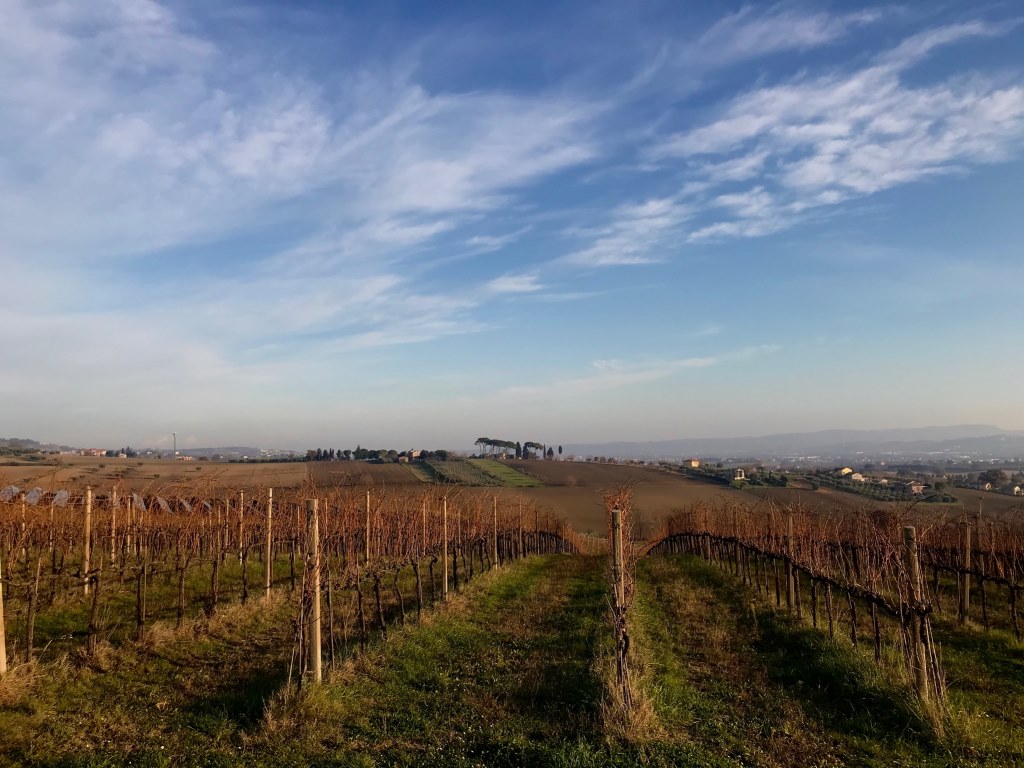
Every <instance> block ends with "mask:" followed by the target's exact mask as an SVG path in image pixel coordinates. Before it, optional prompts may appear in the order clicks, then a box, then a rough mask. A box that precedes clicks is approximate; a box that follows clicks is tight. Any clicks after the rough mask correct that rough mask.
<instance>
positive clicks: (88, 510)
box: [82, 486, 92, 595]
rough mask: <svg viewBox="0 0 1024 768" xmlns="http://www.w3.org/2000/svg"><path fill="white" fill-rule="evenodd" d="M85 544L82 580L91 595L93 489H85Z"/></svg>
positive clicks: (86, 590) (86, 592)
mask: <svg viewBox="0 0 1024 768" xmlns="http://www.w3.org/2000/svg"><path fill="white" fill-rule="evenodd" d="M83 536H84V539H85V543H84V545H83V548H82V580H83V581H84V582H85V585H84V587H83V590H84V592H85V594H87V595H88V594H89V566H90V563H89V561H90V560H91V559H92V487H91V486H86V488H85V530H84V531H83Z"/></svg>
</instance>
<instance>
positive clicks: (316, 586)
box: [306, 499, 324, 683]
mask: <svg viewBox="0 0 1024 768" xmlns="http://www.w3.org/2000/svg"><path fill="white" fill-rule="evenodd" d="M317 506H318V502H317V500H316V499H307V500H306V542H307V546H308V547H309V550H308V555H307V562H308V563H310V564H311V565H312V567H311V569H310V570H311V573H310V577H311V581H312V587H311V593H312V597H313V604H312V607H311V609H310V612H309V630H308V632H309V634H308V638H309V655H308V658H309V670H310V677H311V678H312V681H313V682H314V683H319V682H322V681H323V679H324V672H323V660H322V658H321V648H320V525H319V521H318V519H317V518H318V515H317Z"/></svg>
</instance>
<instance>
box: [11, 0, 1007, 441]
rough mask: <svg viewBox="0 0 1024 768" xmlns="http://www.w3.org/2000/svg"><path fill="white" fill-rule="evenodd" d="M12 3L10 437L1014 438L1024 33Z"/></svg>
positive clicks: (965, 11)
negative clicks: (936, 428)
mask: <svg viewBox="0 0 1024 768" xmlns="http://www.w3.org/2000/svg"><path fill="white" fill-rule="evenodd" d="M0 8H3V17H4V21H5V23H4V25H2V26H0V76H2V78H3V82H4V83H5V85H6V87H5V88H4V89H3V90H2V92H0V114H3V116H4V119H3V120H0V147H2V150H3V151H2V155H0V220H2V221H3V222H4V226H3V228H2V229H0V274H2V275H3V278H4V285H5V287H6V288H7V290H6V291H5V292H4V300H3V303H2V305H0V350H2V367H0V432H2V433H5V434H7V435H8V436H12V437H13V436H22V437H28V438H31V439H36V440H40V441H44V442H55V443H62V444H68V445H81V446H83V447H85V446H87V445H97V446H117V445H124V444H126V443H130V444H132V445H139V446H148V447H154V448H164V449H166V448H170V446H171V433H172V431H176V432H177V433H178V446H179V448H189V447H201V446H211V445H226V444H241V445H253V446H264V447H283V448H289V447H297V446H307V447H315V446H323V447H330V446H334V447H337V446H338V445H339V444H340V445H341V446H343V447H354V446H355V445H356V444H357V443H358V444H362V445H364V446H375V447H384V446H387V447H399V446H405V447H407V446H409V445H421V446H424V447H428V446H429V447H443V446H450V447H457V446H460V445H463V446H464V445H466V444H467V443H468V444H469V445H472V441H473V440H474V439H475V438H476V436H478V435H495V436H501V435H508V436H510V437H515V438H516V439H520V436H521V437H522V439H536V440H538V441H542V442H545V441H546V442H553V443H555V444H559V443H561V444H570V443H595V442H608V441H613V440H614V441H652V440H674V439H679V438H680V437H685V436H687V435H691V436H695V435H701V436H713V437H747V436H755V435H771V434H780V433H794V432H813V431H819V430H822V429H833V428H843V426H842V425H854V427H855V428H859V429H885V428H913V427H920V426H932V425H934V424H1007V423H1008V424H1009V425H1010V426H1008V427H1007V429H1011V430H1012V429H1024V425H1021V424H1013V423H1012V422H1013V421H1014V420H1015V419H1019V418H1020V417H1019V415H1018V414H1020V412H1021V405H1022V404H1024V400H1022V398H1021V396H1020V394H1019V391H1020V390H1019V382H1020V381H1021V380H1022V378H1024V354H1021V349H1020V328H1021V322H1022V319H1024V318H1022V313H1021V300H1020V295H1021V286H1024V263H1022V262H1021V259H1020V243H1021V242H1024V219H1022V217H1021V216H1020V202H1021V182H1020V179H1021V178H1024V56H1022V55H1021V51H1022V50H1024V23H1022V18H1021V17H1020V16H1015V15H1013V12H1012V11H1013V9H1012V8H1009V7H1008V6H1006V5H1000V4H994V5H991V6H978V5H977V4H974V3H967V2H953V3H948V4H942V5H941V6H936V7H930V6H929V7H916V6H915V7H908V6H897V7H889V6H885V5H877V6H866V7H865V6H863V5H862V4H859V3H846V2H832V3H827V4H820V3H813V4H812V3H801V2H796V3H782V4H778V5H769V6H764V5H757V6H753V5H747V4H742V3H728V4H723V3H703V4H688V6H687V7H686V8H682V7H679V6H678V5H677V4H671V3H652V4H645V5H643V6H637V5H633V4H625V5H614V4H613V5H597V6H595V5H593V4H590V3H582V2H566V3H560V4H542V3H525V4H516V5H515V6H508V7H505V6H502V5H499V4H486V5H480V4H477V3H454V4H450V5H446V6H445V7H444V8H438V7H434V6H431V7H429V8H425V7H422V6H419V5H414V4H409V5H406V4H402V3H385V4H373V5H372V6H371V7H369V8H367V9H362V8H359V7H347V6H345V7H342V6H338V5H337V4H333V3H326V2H314V3H309V4H304V5H303V7H302V8H301V9H295V8H293V7H291V6H281V5H279V4H275V3H265V2H224V3H216V4H207V3H199V2H195V1H194V0H192V1H190V0H180V1H178V2H173V1H171V0H168V1H167V2H158V1H157V0H104V1H103V2H97V3H87V4H70V5H68V4H63V3H56V2H52V3H51V2H28V1H27V0H0ZM837 425H838V426H837ZM470 435H472V436H470ZM224 436H230V437H229V438H225V437H224Z"/></svg>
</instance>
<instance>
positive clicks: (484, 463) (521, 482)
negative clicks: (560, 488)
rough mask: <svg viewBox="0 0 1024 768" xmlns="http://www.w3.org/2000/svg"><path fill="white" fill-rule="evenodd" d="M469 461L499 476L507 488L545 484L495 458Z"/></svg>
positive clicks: (532, 486)
mask: <svg viewBox="0 0 1024 768" xmlns="http://www.w3.org/2000/svg"><path fill="white" fill-rule="evenodd" d="M469 463H470V464H472V465H473V466H474V467H476V468H477V469H479V470H481V471H482V472H484V473H486V474H488V475H490V476H491V477H495V478H497V479H498V480H499V481H500V482H501V484H502V485H504V486H505V487H507V488H537V487H539V486H542V485H544V483H542V482H541V481H540V480H538V479H537V478H535V477H530V476H529V475H524V474H523V473H522V472H519V471H518V470H516V469H513V468H512V467H510V466H508V465H507V464H502V463H501V462H500V461H495V460H494V459H470V460H469Z"/></svg>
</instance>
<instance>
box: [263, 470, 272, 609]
mask: <svg viewBox="0 0 1024 768" xmlns="http://www.w3.org/2000/svg"><path fill="white" fill-rule="evenodd" d="M273 526H274V489H273V488H268V489H267V536H266V549H265V551H264V554H263V596H264V597H265V598H266V599H267V600H270V584H271V582H272V581H273V580H274V554H273V549H274V548H273Z"/></svg>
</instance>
